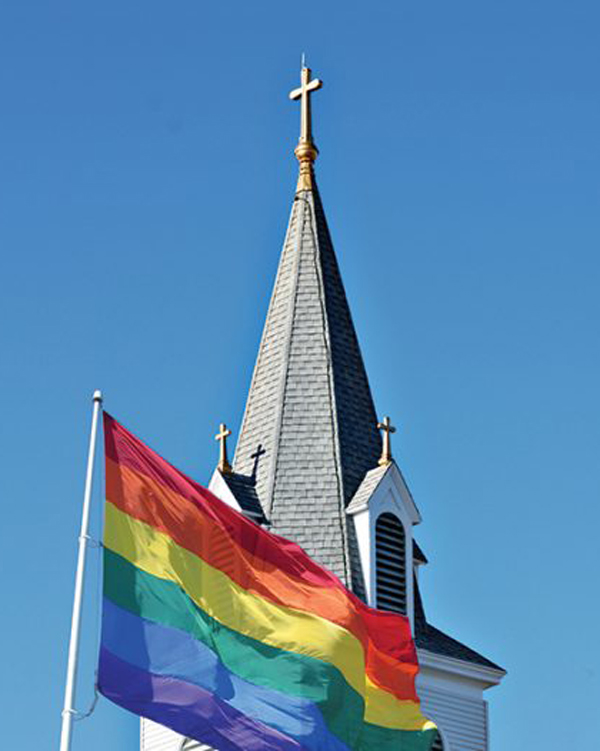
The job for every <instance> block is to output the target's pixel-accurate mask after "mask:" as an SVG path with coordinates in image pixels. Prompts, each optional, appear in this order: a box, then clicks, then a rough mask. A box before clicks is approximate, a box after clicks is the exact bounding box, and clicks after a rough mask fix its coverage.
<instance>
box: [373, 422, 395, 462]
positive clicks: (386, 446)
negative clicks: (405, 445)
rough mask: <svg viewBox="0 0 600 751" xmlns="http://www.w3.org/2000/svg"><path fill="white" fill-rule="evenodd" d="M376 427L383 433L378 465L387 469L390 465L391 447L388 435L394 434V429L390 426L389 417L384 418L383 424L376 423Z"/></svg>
mask: <svg viewBox="0 0 600 751" xmlns="http://www.w3.org/2000/svg"><path fill="white" fill-rule="evenodd" d="M377 427H378V428H379V430H382V431H383V449H382V451H381V459H380V460H379V465H380V466H382V467H387V466H388V465H389V464H391V463H392V445H391V439H390V434H391V433H395V432H396V428H395V427H394V426H393V425H392V423H391V421H390V418H389V417H384V418H383V422H378V423H377Z"/></svg>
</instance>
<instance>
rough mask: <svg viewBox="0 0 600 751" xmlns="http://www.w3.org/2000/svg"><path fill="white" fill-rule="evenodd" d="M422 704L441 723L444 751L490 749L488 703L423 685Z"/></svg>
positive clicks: (429, 715)
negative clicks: (488, 744) (488, 742)
mask: <svg viewBox="0 0 600 751" xmlns="http://www.w3.org/2000/svg"><path fill="white" fill-rule="evenodd" d="M419 697H420V699H421V706H422V709H423V713H424V714H425V716H426V717H430V718H431V719H432V720H433V722H435V723H436V724H437V725H439V727H440V729H441V731H442V735H443V737H444V739H445V741H446V743H445V745H444V751H487V749H488V746H487V702H485V701H483V700H482V699H477V698H474V697H468V696H460V695H457V694H451V693H449V692H447V691H442V690H441V689H439V688H429V687H425V686H423V685H421V687H420V688H419Z"/></svg>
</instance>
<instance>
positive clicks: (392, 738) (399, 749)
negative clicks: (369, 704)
mask: <svg viewBox="0 0 600 751" xmlns="http://www.w3.org/2000/svg"><path fill="white" fill-rule="evenodd" d="M436 733H437V728H434V729H432V730H391V729H390V728H382V727H380V726H379V725H371V724H370V723H369V722H365V724H364V725H363V729H362V733H361V736H360V741H359V742H358V744H357V745H356V746H355V751H374V750H375V751H431V746H432V745H433V742H434V740H435V736H436Z"/></svg>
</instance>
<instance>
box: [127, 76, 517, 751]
mask: <svg viewBox="0 0 600 751" xmlns="http://www.w3.org/2000/svg"><path fill="white" fill-rule="evenodd" d="M321 85H322V84H321V82H320V81H319V80H318V79H312V78H311V71H310V69H308V68H306V67H303V68H302V72H301V85H300V87H299V88H298V89H295V90H294V91H292V92H291V94H290V98H291V99H298V100H300V107H301V130H300V140H299V143H298V146H297V147H296V150H295V153H296V157H297V159H298V162H299V165H300V170H299V177H298V184H297V188H296V193H295V197H294V200H293V204H292V210H291V215H290V220H289V225H288V229H287V233H286V237H285V241H284V244H283V251H282V254H281V258H280V262H279V268H278V272H277V277H276V280H275V286H274V289H273V293H272V296H271V302H270V305H269V309H268V313H267V319H266V322H265V326H264V330H263V334H262V339H261V342H260V345H259V349H258V356H257V359H256V365H255V368H254V374H253V377H252V382H251V385H250V390H249V393H248V398H247V401H246V409H245V413H244V417H243V420H242V425H241V429H240V433H239V438H238V441H237V447H236V451H235V457H234V460H233V464H232V465H231V464H230V463H229V460H228V456H227V449H226V440H227V437H228V435H229V434H230V433H229V431H227V430H226V426H224V425H222V426H221V430H220V432H219V434H218V435H217V436H216V437H217V439H218V440H219V441H220V442H221V456H220V461H219V465H218V467H217V469H216V470H215V472H214V475H213V477H212V480H211V483H210V489H211V490H212V491H213V492H214V493H215V494H216V495H217V496H219V497H220V498H221V499H222V500H224V501H225V502H227V503H229V504H230V505H231V506H233V507H235V508H237V509H238V510H240V511H241V512H242V513H244V514H245V515H246V516H248V517H249V518H251V519H252V520H254V521H255V522H256V523H258V524H263V525H265V526H267V527H268V528H269V529H271V530H272V531H273V532H275V533H277V534H279V535H282V536H283V537H286V538H289V539H291V540H294V541H295V542H297V543H298V544H300V545H301V546H302V547H303V548H304V549H305V550H306V552H307V553H308V554H309V555H310V556H311V557H313V558H314V559H315V560H316V561H318V562H319V563H320V564H321V565H323V566H325V567H326V568H328V569H329V570H330V571H332V572H333V573H335V574H336V575H337V576H338V577H339V578H340V579H341V580H342V581H343V582H344V583H345V584H346V586H348V587H349V588H351V589H352V590H353V591H354V592H355V593H356V594H357V595H358V596H359V597H360V598H361V599H363V600H364V601H365V602H367V603H368V604H369V605H372V606H375V607H378V608H382V609H384V610H391V611H395V612H399V613H403V614H405V615H407V616H408V618H409V619H410V622H411V624H412V628H413V633H414V636H415V640H416V644H417V651H418V656H419V662H420V665H421V672H420V675H419V678H418V683H417V688H418V691H419V696H420V698H421V701H422V707H423V711H424V713H425V714H426V715H427V716H428V717H429V718H430V719H432V720H433V721H434V722H435V723H436V724H437V725H438V727H439V737H438V739H437V741H436V745H435V746H434V748H436V749H438V751H439V750H440V749H443V750H444V751H487V749H488V748H489V738H488V736H489V732H488V721H487V702H486V701H485V699H484V696H483V692H484V691H485V690H486V689H488V688H490V687H492V686H495V685H497V684H498V683H500V681H501V680H502V677H503V676H504V674H505V673H504V671H503V670H502V669H501V668H500V667H498V666H497V665H495V664H494V663H493V662H491V661H490V660H488V659H487V658H485V657H483V656H482V655H480V654H478V653H477V652H475V651H474V650H472V649H470V648H469V647H467V646H465V645H464V644H462V643H460V642H459V641H456V640H455V639H453V638H452V637H450V636H448V635H446V634H444V633H443V632H442V631H440V630H439V629H437V628H435V627H434V626H433V625H431V624H430V623H429V622H428V621H427V619H426V616H425V611H424V608H423V604H422V601H421V597H420V594H419V582H418V579H419V571H420V569H421V568H422V567H423V566H424V565H425V564H426V563H427V558H426V557H425V555H424V554H423V552H422V551H421V550H420V548H419V546H418V545H417V543H416V541H415V540H414V538H413V528H414V526H415V525H417V524H419V523H420V522H421V516H420V514H419V511H418V509H417V506H416V504H415V502H414V500H413V497H412V495H411V493H410V490H409V489H408V486H407V484H406V481H405V479H404V477H403V475H402V472H401V470H400V468H399V467H398V465H397V464H396V462H395V461H394V459H393V456H392V450H391V434H392V433H393V432H394V427H393V425H392V424H391V422H390V420H389V418H387V417H386V418H384V419H383V420H382V421H381V422H378V419H377V413H376V411H375V406H374V403H373V398H372V395H371V389H370V387H369V381H368V378H367V374H366V370H365V366H364V363H363V359H362V355H361V351H360V347H359V344H358V340H357V337H356V332H355V329H354V324H353V322H352V316H351V314H350V308H349V305H348V301H347V299H346V294H345V291H344V286H343V283H342V279H341V276H340V271H339V267H338V263H337V260H336V256H335V253H334V250H333V245H332V241H331V237H330V234H329V230H328V227H327V221H326V219H325V213H324V211H323V206H322V203H321V198H320V196H319V191H318V188H317V184H316V180H315V175H314V162H315V160H316V158H317V154H318V151H317V148H316V146H315V143H314V141H313V137H312V128H311V110H310V100H311V95H312V93H313V92H314V91H316V90H317V89H319V88H320V87H321ZM192 749H195V750H196V751H200V749H206V751H209V747H208V746H202V745H199V744H198V743H197V742H195V741H186V740H185V739H184V738H181V737H180V736H177V735H176V734H175V733H173V732H172V731H170V730H167V729H165V728H162V727H161V726H159V725H156V724H154V723H152V722H149V721H147V720H142V724H141V751H192Z"/></svg>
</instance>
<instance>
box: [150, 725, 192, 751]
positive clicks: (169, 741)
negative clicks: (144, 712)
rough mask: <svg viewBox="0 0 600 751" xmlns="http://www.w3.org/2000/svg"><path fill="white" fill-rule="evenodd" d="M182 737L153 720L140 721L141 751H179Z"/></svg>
mask: <svg viewBox="0 0 600 751" xmlns="http://www.w3.org/2000/svg"><path fill="white" fill-rule="evenodd" d="M182 741H183V738H182V736H180V735H179V734H178V733H175V732H174V731H173V730H169V728H166V727H164V726H163V725H159V724H158V723H156V722H152V720H146V719H144V718H142V720H141V721H140V750H141V751H179V749H180V748H181V743H182Z"/></svg>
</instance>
